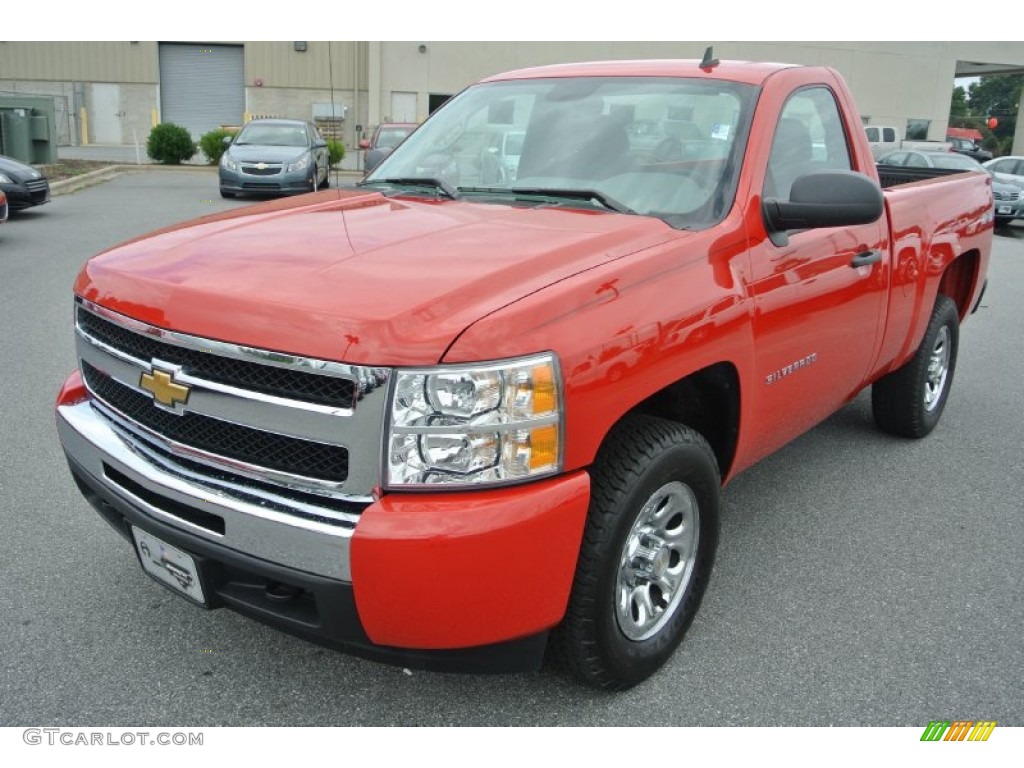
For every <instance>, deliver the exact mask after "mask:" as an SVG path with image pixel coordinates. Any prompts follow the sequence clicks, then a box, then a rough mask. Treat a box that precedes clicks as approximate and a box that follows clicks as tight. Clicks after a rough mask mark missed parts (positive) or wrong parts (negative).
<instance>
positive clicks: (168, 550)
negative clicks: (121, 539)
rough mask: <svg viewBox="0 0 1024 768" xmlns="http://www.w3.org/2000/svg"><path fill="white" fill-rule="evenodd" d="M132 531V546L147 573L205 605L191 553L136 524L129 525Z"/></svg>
mask: <svg viewBox="0 0 1024 768" xmlns="http://www.w3.org/2000/svg"><path fill="white" fill-rule="evenodd" d="M132 534H133V535H134V536H135V546H136V548H137V549H138V550H139V562H141V563H142V567H143V569H144V570H145V571H146V573H149V574H151V575H152V576H154V577H155V578H156V579H157V581H159V582H161V583H162V584H166V585H167V586H168V587H170V588H171V589H173V590H174V591H175V592H178V593H180V594H182V595H185V596H186V597H189V598H191V599H192V600H195V601H196V602H197V603H201V604H202V605H206V597H205V596H204V595H203V585H202V583H201V582H200V581H199V570H198V569H197V568H196V561H195V560H193V559H192V556H191V555H188V554H186V553H184V552H182V551H181V550H180V549H178V548H177V547H172V546H171V545H170V544H167V543H166V542H163V541H160V539H158V538H157V537H156V536H153V535H152V534H149V533H146V532H145V531H143V530H140V529H138V528H136V527H135V526H132Z"/></svg>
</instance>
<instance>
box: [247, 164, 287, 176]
mask: <svg viewBox="0 0 1024 768" xmlns="http://www.w3.org/2000/svg"><path fill="white" fill-rule="evenodd" d="M241 167H242V173H244V174H246V175H248V176H276V175H277V174H279V173H280V172H281V169H282V167H283V166H280V165H266V166H264V167H263V168H260V167H259V166H258V165H242V166H241Z"/></svg>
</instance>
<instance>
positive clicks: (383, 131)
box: [359, 123, 418, 173]
mask: <svg viewBox="0 0 1024 768" xmlns="http://www.w3.org/2000/svg"><path fill="white" fill-rule="evenodd" d="M417 126H418V123H381V124H380V125H378V126H377V130H375V131H374V132H373V136H371V137H370V138H369V139H363V140H362V141H360V142H359V148H360V149H365V150H366V159H365V160H364V161H363V169H364V170H365V171H366V173H369V172H370V171H372V170H373V169H374V168H376V167H377V166H378V165H380V161H381V160H383V159H384V158H385V157H387V156H388V155H390V154H391V152H392V150H393V149H394V148H395V147H397V146H398V145H399V144H401V143H402V142H403V141H405V138H406V137H407V136H408V135H409V134H410V133H412V132H413V131H415V130H416V128H417Z"/></svg>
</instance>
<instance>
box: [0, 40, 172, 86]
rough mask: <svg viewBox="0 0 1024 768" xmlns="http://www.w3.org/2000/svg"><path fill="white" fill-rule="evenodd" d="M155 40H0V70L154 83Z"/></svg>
mask: <svg viewBox="0 0 1024 768" xmlns="http://www.w3.org/2000/svg"><path fill="white" fill-rule="evenodd" d="M158 69H159V68H158V65H157V50H156V43H153V42H141V41H140V42H137V43H131V42H127V41H119V42H103V43H83V42H70V43H67V42H65V43H34V42H0V74H2V76H3V77H5V78H10V79H12V80H15V79H17V80H68V81H75V82H99V83H156V82H157V80H159V71H158Z"/></svg>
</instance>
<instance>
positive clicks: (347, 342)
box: [75, 190, 685, 365]
mask: <svg viewBox="0 0 1024 768" xmlns="http://www.w3.org/2000/svg"><path fill="white" fill-rule="evenodd" d="M680 236H685V233H680V232H679V231H677V230H673V229H671V228H670V227H668V226H667V225H666V224H664V223H663V222H661V221H659V220H657V219H653V218H646V217H640V216H626V215H620V214H613V213H604V212H599V211H585V210H579V209H575V210H574V209H568V208H552V207H548V208H535V207H513V206H509V205H488V204H478V203H471V202H464V201H433V200H421V199H414V198H408V197H403V198H401V199H395V198H385V197H383V196H382V195H380V194H378V193H363V192H360V191H335V190H329V191H324V192H320V193H316V194H312V195H305V196H303V197H302V198H293V199H290V200H280V201H274V202H271V203H267V204H263V205H254V206H250V207H246V208H241V209H237V210H234V211H231V212H229V213H226V214H218V215H214V216H208V217H205V218H202V219H198V220H196V221H193V222H188V223H185V224H181V225H178V226H175V227H171V228H168V229H165V230H161V231H159V232H156V233H153V234H151V235H146V236H144V237H142V238H138V239H136V240H133V241H129V242H128V243H125V244H123V245H120V246H118V247H116V248H113V249H111V250H109V251H107V252H105V253H103V254H101V255H99V256H97V257H94V258H93V259H92V260H90V261H89V262H88V263H87V264H86V265H85V267H84V268H83V270H82V272H81V273H80V274H79V276H78V280H77V282H76V285H75V292H76V293H77V294H78V295H80V296H82V297H84V298H86V299H89V300H90V301H94V302H96V303H97V304H100V305H102V306H105V307H107V308H108V309H112V310H115V311H118V312H122V313H124V314H126V315H129V316H131V317H134V318H136V319H138V320H142V321H144V322H147V323H150V324H152V325H156V326H160V327H162V328H169V329H173V330H176V331H180V332H184V333H189V334H193V335H196V336H202V337H206V338H211V339H217V340H221V341H229V342H234V343H237V344H245V345H250V346H254V347H262V348H265V349H271V350H276V351H281V352H288V353H291V354H298V355H306V356H310V357H317V358H322V359H327V360H340V361H344V362H350V363H361V364H369V365H429V364H434V363H437V362H438V361H439V360H440V359H441V358H442V356H443V355H444V352H445V350H446V349H447V348H448V346H449V345H450V344H451V343H452V342H453V341H454V340H455V338H456V337H457V336H458V335H459V334H460V333H461V332H462V331H463V330H464V329H465V328H466V327H468V326H469V325H471V324H472V323H473V322H475V321H476V320H479V319H480V318H482V317H484V316H486V315H488V314H490V313H492V312H494V311H496V310H498V309H500V308H502V307H504V306H507V305H508V304H510V303H512V302H515V301H516V300H517V299H520V298H522V297H523V296H526V295H529V294H531V293H534V292H536V291H539V290H541V289H542V288H544V287H545V286H548V285H551V284H552V283H554V282H557V281H560V280H565V279H566V278H568V277H571V276H572V275H574V274H577V273H579V272H582V271H584V270H587V269H592V268H594V267H596V266H598V265H600V264H603V263H605V262H608V261H610V260H613V259H617V258H621V257H623V256H626V255H628V254H630V253H634V252H636V251H639V250H642V249H644V248H648V247H651V246H653V245H656V244H658V243H660V242H664V241H666V240H668V239H672V238H677V237H680ZM508 332H509V333H510V334H514V333H515V332H516V329H515V328H509V329H508Z"/></svg>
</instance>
